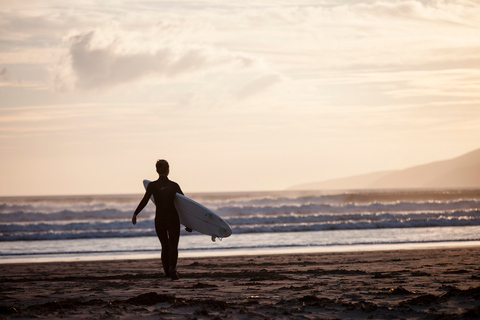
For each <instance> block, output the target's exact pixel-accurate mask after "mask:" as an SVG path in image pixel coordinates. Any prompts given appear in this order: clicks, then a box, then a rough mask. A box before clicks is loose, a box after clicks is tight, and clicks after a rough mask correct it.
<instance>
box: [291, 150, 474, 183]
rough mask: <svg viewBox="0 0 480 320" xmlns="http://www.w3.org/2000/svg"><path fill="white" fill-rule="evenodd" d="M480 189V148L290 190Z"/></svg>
mask: <svg viewBox="0 0 480 320" xmlns="http://www.w3.org/2000/svg"><path fill="white" fill-rule="evenodd" d="M437 188H438V189H440V188H480V149H476V150H473V151H470V152H468V153H466V154H463V155H461V156H458V157H455V158H451V159H447V160H439V161H434V162H429V163H426V164H421V165H416V166H412V167H409V168H406V169H401V170H390V171H375V172H371V173H367V174H361V175H354V176H348V177H343V178H338V179H330V180H325V181H319V182H311V183H304V184H299V185H295V186H292V187H290V188H288V190H339V189H346V190H349V189H437Z"/></svg>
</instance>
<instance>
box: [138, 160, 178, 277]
mask: <svg viewBox="0 0 480 320" xmlns="http://www.w3.org/2000/svg"><path fill="white" fill-rule="evenodd" d="M155 166H156V168H157V173H158V175H159V177H158V180H156V181H153V182H150V184H149V185H148V186H147V190H146V192H145V195H144V196H143V199H142V200H141V201H140V203H139V204H138V207H137V209H136V210H135V212H134V213H133V217H132V223H133V224H134V225H135V224H136V223H137V215H138V214H139V213H140V211H142V210H143V208H145V206H146V205H147V203H148V200H149V199H150V197H151V196H152V195H153V198H154V199H155V204H156V207H157V208H156V211H155V231H156V233H157V237H158V239H159V240H160V243H161V245H162V255H161V258H162V265H163V270H164V271H165V274H166V275H167V277H170V278H171V279H172V280H178V279H179V277H178V274H177V260H178V241H179V239H180V219H179V217H178V212H177V209H176V208H175V205H174V202H173V200H174V198H175V194H176V193H180V194H182V195H183V192H182V190H181V189H180V186H179V185H178V184H177V183H176V182H174V181H171V180H169V179H168V174H169V172H170V166H169V164H168V162H167V161H166V160H158V161H157V163H156V165H155Z"/></svg>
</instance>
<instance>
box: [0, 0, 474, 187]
mask: <svg viewBox="0 0 480 320" xmlns="http://www.w3.org/2000/svg"><path fill="white" fill-rule="evenodd" d="M73 3H74V4H73ZM0 48H1V50H0V177H1V179H0V196H10V195H57V194H62V195H63V194H98V193H101V194H113V193H141V192H143V186H142V180H143V179H150V180H152V179H155V177H156V174H155V167H154V165H155V161H156V160H157V159H159V158H164V159H167V160H168V161H169V162H170V166H171V175H170V177H171V178H172V180H175V181H177V182H178V183H180V185H181V186H182V189H183V190H184V191H185V192H187V193H188V192H204V191H205V192H206V191H244V190H245V191H252V190H282V189H285V188H287V187H289V186H292V185H296V184H300V183H306V182H311V181H319V180H327V179H333V178H338V177H344V176H349V175H355V174H363V173H368V172H373V171H380V170H393V169H401V168H405V167H409V166H412V165H417V164H421V163H427V162H431V161H435V160H441V159H448V158H453V157H456V156H459V155H461V154H462V153H466V152H469V151H471V150H474V149H477V148H479V147H480V144H479V141H480V140H479V138H480V57H479V54H478V53H479V49H480V3H479V2H478V1H468V0H451V1H447V0H445V1H436V0H432V1H428V0H424V1H415V0H405V1H401V0H398V1H387V0H384V1H373V0H372V1H368V0H367V1H352V0H342V1H241V2H238V3H236V2H232V1H219V0H211V1H178V2H176V1H173V2H172V1H165V2H164V1H142V2H137V1H114V0H112V1H88V0H85V1H74V2H65V1H59V0H51V1H35V2H31V1H10V2H6V1H3V2H2V3H1V4H0Z"/></svg>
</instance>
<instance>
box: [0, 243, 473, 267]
mask: <svg viewBox="0 0 480 320" xmlns="http://www.w3.org/2000/svg"><path fill="white" fill-rule="evenodd" d="M469 247H480V241H439V242H425V243H394V244H366V245H362V244H356V245H332V246H299V247H294V246H292V247H273V248H272V247H270V248H248V249H213V250H180V251H179V258H180V259H181V258H198V257H234V256H248V255H269V254H302V253H330V252H332V253H335V252H336V253H340V252H369V251H392V250H421V249H444V248H469ZM160 252H161V251H160V249H159V250H156V251H149V252H112V253H88V254H85V253H74V254H38V255H25V256H22V255H18V256H6V257H2V259H0V265H2V264H21V263H55V262H75V261H78V262H80V261H118V260H148V259H157V258H158V257H159V255H160Z"/></svg>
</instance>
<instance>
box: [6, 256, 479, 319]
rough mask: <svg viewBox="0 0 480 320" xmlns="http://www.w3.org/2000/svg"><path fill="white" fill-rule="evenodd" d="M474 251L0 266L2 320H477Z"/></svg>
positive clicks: (477, 281) (476, 268)
mask: <svg viewBox="0 0 480 320" xmlns="http://www.w3.org/2000/svg"><path fill="white" fill-rule="evenodd" d="M479 262H480V247H473V248H453V249H429V250H398V251H375V252H342V253H314V254H312V253H310V254H277V255H260V256H234V257H213V258H183V259H180V260H179V266H178V271H179V275H180V277H181V279H180V280H179V281H172V280H170V279H169V278H166V277H164V276H163V274H162V273H160V261H159V260H156V259H152V260H122V261H90V262H88V261H87V262H68V263H58V262H57V263H34V264H0V270H1V276H0V278H1V281H0V301H1V302H0V314H1V316H2V317H3V318H6V319H10V318H12V319H30V318H41V319H42V318H43V319H56V318H61V319H132V318H143V319H478V318H479V317H480V265H479Z"/></svg>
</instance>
